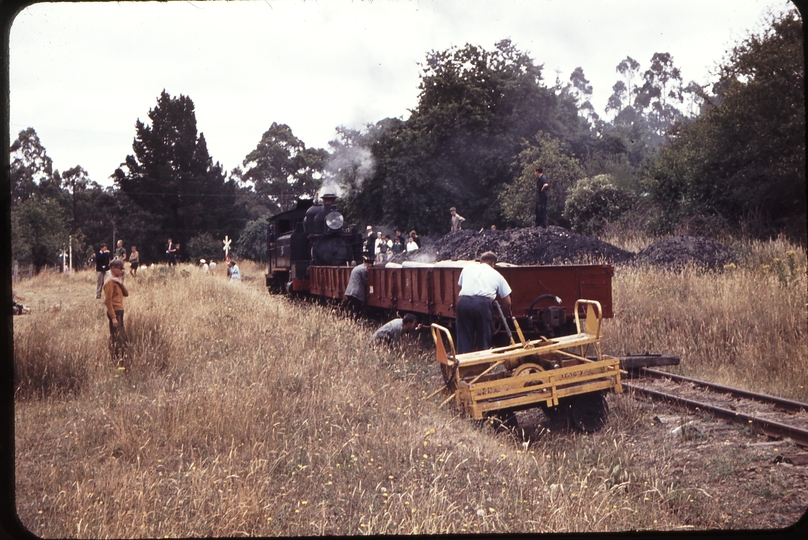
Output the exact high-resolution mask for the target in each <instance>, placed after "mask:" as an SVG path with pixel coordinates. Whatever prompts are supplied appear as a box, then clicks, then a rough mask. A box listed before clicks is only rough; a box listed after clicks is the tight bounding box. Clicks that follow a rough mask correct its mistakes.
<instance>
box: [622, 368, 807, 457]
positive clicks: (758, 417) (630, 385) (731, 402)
mask: <svg viewBox="0 0 808 540" xmlns="http://www.w3.org/2000/svg"><path fill="white" fill-rule="evenodd" d="M628 378H629V379H630V380H631V382H626V381H624V382H623V387H624V388H625V389H626V390H628V391H629V392H632V393H634V394H635V395H638V396H643V397H646V398H649V399H653V400H658V401H666V402H668V403H671V404H673V405H676V406H679V407H685V408H687V409H690V410H692V411H700V412H708V413H711V414H714V415H715V416H717V417H721V418H725V419H729V420H733V421H736V422H740V423H743V424H746V425H750V426H754V427H756V428H758V429H760V430H761V431H763V432H764V433H766V434H767V435H769V436H771V437H775V438H789V439H791V440H793V441H794V443H796V444H798V445H800V446H802V447H805V448H808V404H807V403H799V402H796V401H792V400H788V399H782V398H778V397H774V396H767V395H764V394H758V393H755V392H748V391H745V390H740V389H737V388H730V387H727V386H722V385H718V384H713V383H710V382H706V381H699V380H696V379H690V378H688V377H682V376H679V375H673V374H671V373H665V372H663V371H658V370H654V369H648V368H641V369H638V370H632V371H631V372H630V375H629V377H628Z"/></svg>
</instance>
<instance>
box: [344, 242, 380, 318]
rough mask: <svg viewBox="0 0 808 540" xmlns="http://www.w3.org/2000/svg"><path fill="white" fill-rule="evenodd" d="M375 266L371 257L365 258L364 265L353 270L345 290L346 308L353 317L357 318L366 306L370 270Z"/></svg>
mask: <svg viewBox="0 0 808 540" xmlns="http://www.w3.org/2000/svg"><path fill="white" fill-rule="evenodd" d="M371 266H373V261H371V260H370V258H369V257H364V258H363V262H362V264H357V265H356V266H355V267H354V269H353V270H351V277H350V278H349V279H348V286H347V287H346V288H345V294H344V297H345V307H347V308H348V311H349V312H350V314H351V316H352V317H356V316H357V315H359V313H360V312H361V311H362V307H363V306H364V305H365V296H366V295H367V293H366V291H367V287H368V268H370V267H371Z"/></svg>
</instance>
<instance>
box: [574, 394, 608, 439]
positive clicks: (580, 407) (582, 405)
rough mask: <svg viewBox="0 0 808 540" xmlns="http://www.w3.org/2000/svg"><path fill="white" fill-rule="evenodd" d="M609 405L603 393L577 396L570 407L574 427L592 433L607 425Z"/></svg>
mask: <svg viewBox="0 0 808 540" xmlns="http://www.w3.org/2000/svg"><path fill="white" fill-rule="evenodd" d="M608 416H609V403H608V402H607V401H606V396H605V395H604V394H603V392H591V393H589V394H581V395H579V396H576V397H575V399H574V400H573V401H572V404H571V405H570V417H571V419H572V425H573V426H575V427H576V428H577V429H578V430H580V431H583V432H585V433H592V432H593V431H597V430H599V429H600V428H602V427H603V426H604V425H605V424H606V419H607V418H608Z"/></svg>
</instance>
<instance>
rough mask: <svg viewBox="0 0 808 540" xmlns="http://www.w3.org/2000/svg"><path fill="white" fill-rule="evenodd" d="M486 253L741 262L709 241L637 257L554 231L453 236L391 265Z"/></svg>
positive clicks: (425, 242) (508, 259) (677, 241)
mask: <svg viewBox="0 0 808 540" xmlns="http://www.w3.org/2000/svg"><path fill="white" fill-rule="evenodd" d="M486 251H493V252H494V253H496V254H497V257H498V259H499V262H504V263H510V264H518V265H537V264H571V263H609V264H633V263H639V264H650V265H654V266H662V267H666V268H673V269H680V268H682V267H683V266H684V265H686V264H688V263H692V264H694V265H695V266H699V267H706V268H711V269H721V268H722V267H723V265H725V264H727V263H729V262H733V261H735V255H734V253H733V251H732V249H730V248H729V247H727V246H725V245H723V244H721V243H719V242H716V241H715V240H711V239H709V238H703V237H696V236H674V237H671V238H667V239H665V240H661V241H659V242H655V243H653V244H651V245H650V246H648V247H646V248H645V249H643V250H642V251H640V252H639V253H633V252H630V251H625V250H623V249H620V248H618V247H616V246H613V245H612V244H609V243H606V242H603V241H601V240H598V239H596V238H591V237H589V236H585V235H582V234H578V233H575V232H572V231H570V230H568V229H565V228H563V227H556V226H550V227H547V228H541V227H527V228H523V229H508V230H504V231H491V230H483V231H453V232H450V233H449V234H447V235H446V236H443V237H440V238H437V239H430V238H423V237H422V247H421V249H419V250H417V251H413V252H409V253H401V254H399V255H396V256H394V257H393V258H392V260H391V261H390V262H394V263H402V262H404V261H415V262H424V263H432V262H436V261H447V260H449V261H457V260H477V259H479V258H480V255H481V254H482V253H484V252H486Z"/></svg>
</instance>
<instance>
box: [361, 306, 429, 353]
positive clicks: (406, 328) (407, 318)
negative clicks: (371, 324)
mask: <svg viewBox="0 0 808 540" xmlns="http://www.w3.org/2000/svg"><path fill="white" fill-rule="evenodd" d="M422 328H424V326H423V325H421V324H418V319H417V318H416V317H415V315H413V314H412V313H407V314H406V315H404V317H399V318H397V319H393V320H392V321H389V322H387V323H385V324H384V325H382V326H380V327H379V328H378V329H377V330H376V331H375V332H373V335H372V336H370V344H371V345H372V346H378V345H397V344H398V343H399V342H400V341H401V336H402V335H403V334H410V333H412V332H414V331H417V330H420V329H422Z"/></svg>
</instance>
